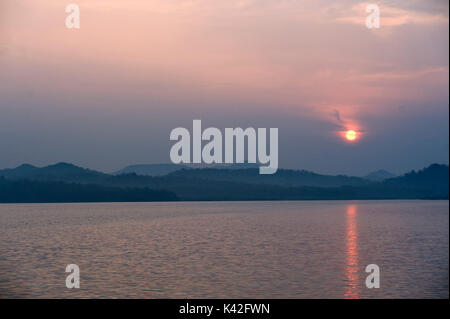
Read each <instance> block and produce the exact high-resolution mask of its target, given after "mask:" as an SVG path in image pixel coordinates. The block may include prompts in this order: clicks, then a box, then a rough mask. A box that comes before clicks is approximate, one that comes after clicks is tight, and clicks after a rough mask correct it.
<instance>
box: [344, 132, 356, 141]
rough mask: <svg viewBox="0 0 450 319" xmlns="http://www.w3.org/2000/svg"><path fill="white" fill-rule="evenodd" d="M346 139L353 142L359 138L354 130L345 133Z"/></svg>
mask: <svg viewBox="0 0 450 319" xmlns="http://www.w3.org/2000/svg"><path fill="white" fill-rule="evenodd" d="M345 138H346V139H347V141H350V142H353V141H355V140H356V139H357V138H358V133H356V132H355V131H354V130H348V131H347V132H345Z"/></svg>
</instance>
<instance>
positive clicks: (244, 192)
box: [0, 163, 449, 202]
mask: <svg viewBox="0 0 450 319" xmlns="http://www.w3.org/2000/svg"><path fill="white" fill-rule="evenodd" d="M448 173H449V171H448V166H447V165H438V164H433V165H431V166H429V167H427V168H425V169H423V170H421V171H418V172H415V171H412V172H410V173H408V174H405V175H403V176H399V177H394V178H389V179H386V180H384V181H382V182H374V181H369V180H366V179H364V178H359V177H351V176H345V175H338V176H330V175H320V174H316V173H312V172H307V171H294V170H279V171H278V172H277V173H276V174H274V175H260V174H258V170H257V169H254V168H248V169H225V168H203V169H181V170H177V171H175V172H172V173H170V174H167V175H164V176H144V175H137V174H135V173H130V174H121V175H110V174H105V173H101V172H97V171H93V170H89V169H84V168H81V167H77V166H75V165H72V164H68V163H59V164H55V165H50V166H46V167H42V168H39V167H34V166H31V165H21V166H19V167H17V168H15V169H6V170H0V176H3V177H2V187H3V188H2V190H3V191H6V193H5V194H9V195H3V196H2V197H0V198H1V199H0V202H11V201H16V202H17V201H18V202H20V201H23V202H29V201H30V199H31V198H33V200H35V201H37V202H42V201H50V202H51V201H59V200H60V201H69V199H70V198H72V199H73V201H82V199H85V200H86V201H129V200H136V201H138V200H139V201H140V200H149V201H150V200H187V201H193V200H196V201H203V200H217V201H220V200H329V199H348V200H350V199H424V198H428V199H448V183H449V180H448ZM27 187H28V188H27ZM8 188H9V189H15V190H19V189H21V190H22V194H28V195H27V196H25V195H22V197H21V196H20V192H19V193H18V191H16V193H14V192H9V193H8ZM38 188H39V189H40V190H39V191H37V189H38ZM57 188H60V190H58V189H57ZM88 190H89V192H91V193H92V196H88V195H87V194H88V193H89V192H88ZM144 190H145V191H144ZM157 191H162V192H163V193H155V192H157ZM52 192H54V195H53V197H52V195H51V194H52ZM64 192H66V193H65V195H63V193H64ZM152 192H153V193H152ZM69 193H72V194H69ZM77 193H79V194H78V195H77V196H75V195H76V194H77ZM133 193H134V194H135V195H133ZM30 194H33V195H30ZM138 194H140V195H138ZM8 196H9V197H8ZM71 196H72V197H71ZM133 196H135V197H133ZM133 198H135V199H133Z"/></svg>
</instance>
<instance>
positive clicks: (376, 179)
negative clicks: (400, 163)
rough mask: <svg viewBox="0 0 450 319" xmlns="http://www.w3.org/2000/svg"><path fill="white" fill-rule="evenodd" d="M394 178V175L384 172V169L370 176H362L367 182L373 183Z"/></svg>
mask: <svg viewBox="0 0 450 319" xmlns="http://www.w3.org/2000/svg"><path fill="white" fill-rule="evenodd" d="M393 177H395V174H392V173H391V172H388V171H385V170H384V169H380V170H378V171H375V172H372V173H370V174H367V175H366V176H364V177H363V178H364V179H367V180H369V181H374V182H382V181H384V180H386V179H388V178H393Z"/></svg>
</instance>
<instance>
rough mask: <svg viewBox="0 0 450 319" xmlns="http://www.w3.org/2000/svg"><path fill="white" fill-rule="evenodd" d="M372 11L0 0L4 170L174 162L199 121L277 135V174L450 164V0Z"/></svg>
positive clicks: (235, 1)
mask: <svg viewBox="0 0 450 319" xmlns="http://www.w3.org/2000/svg"><path fill="white" fill-rule="evenodd" d="M69 3H75V4H78V5H79V8H80V19H81V21H80V29H68V28H66V25H65V20H66V17H67V15H68V14H67V13H66V12H65V8H66V5H68V4H69ZM374 3H376V4H377V5H378V6H379V8H380V28H373V29H369V28H367V27H366V24H365V20H366V17H367V15H368V13H366V11H365V8H366V5H367V2H363V1H351V0H343V1H325V0H304V1H296V0H226V1H224V0H71V1H61V0H1V1H0V168H6V167H15V166H18V165H20V164H23V163H30V164H33V165H37V166H43V165H49V164H54V163H57V162H70V163H74V164H76V165H80V166H83V167H88V168H91V169H96V170H100V171H105V172H112V171H115V170H118V169H120V168H122V167H124V166H126V165H131V164H144V163H149V164H150V163H169V162H170V158H169V151H170V148H171V146H172V145H173V142H172V141H170V140H169V134H170V131H171V130H172V129H173V128H176V127H180V126H181V127H186V128H188V129H191V130H192V121H193V120H194V119H201V120H202V125H203V127H209V126H212V127H217V128H220V129H223V128H225V127H243V128H246V127H255V128H256V127H267V128H270V127H276V128H278V129H279V163H280V167H282V168H295V169H306V170H312V171H315V172H319V173H325V174H350V175H361V176H362V175H365V174H367V173H369V172H371V171H374V170H378V169H386V170H389V171H391V172H393V173H396V174H401V173H405V172H407V171H410V170H412V169H416V170H417V169H421V168H423V167H425V166H427V165H429V164H431V163H445V164H448V157H449V119H448V117H449V40H448V37H449V3H448V1H447V0H443V1H441V0H439V1H437V0H409V1H405V0H403V1H395V0H390V1H377V2H374ZM349 129H352V130H355V131H357V133H358V139H357V140H356V141H355V142H351V143H350V142H348V141H346V140H345V139H344V138H343V137H342V132H345V131H346V130H349Z"/></svg>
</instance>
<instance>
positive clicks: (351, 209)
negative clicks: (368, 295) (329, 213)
mask: <svg viewBox="0 0 450 319" xmlns="http://www.w3.org/2000/svg"><path fill="white" fill-rule="evenodd" d="M346 217H347V232H346V244H347V249H346V257H347V258H346V266H345V279H346V287H345V294H344V295H345V297H346V298H352V299H354V298H358V297H359V292H358V283H359V265H358V229H357V223H356V222H357V220H356V219H357V207H356V205H349V206H347V211H346Z"/></svg>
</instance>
